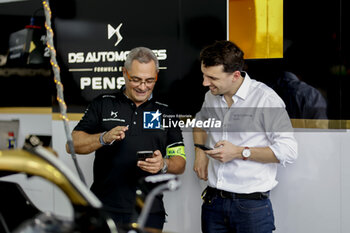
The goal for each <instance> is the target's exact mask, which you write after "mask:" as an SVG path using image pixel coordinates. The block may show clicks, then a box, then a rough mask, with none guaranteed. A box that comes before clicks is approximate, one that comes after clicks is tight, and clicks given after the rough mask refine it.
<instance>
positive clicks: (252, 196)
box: [203, 186, 270, 200]
mask: <svg viewBox="0 0 350 233" xmlns="http://www.w3.org/2000/svg"><path fill="white" fill-rule="evenodd" d="M203 193H204V194H208V196H213V195H216V196H219V197H222V198H230V199H249V200H264V199H267V198H269V193H270V192H256V193H248V194H245V193H232V192H228V191H224V190H220V189H216V188H212V187H209V186H208V187H207V188H206V189H205V190H204V192H203Z"/></svg>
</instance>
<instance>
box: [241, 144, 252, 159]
mask: <svg viewBox="0 0 350 233" xmlns="http://www.w3.org/2000/svg"><path fill="white" fill-rule="evenodd" d="M250 154H251V152H250V149H249V147H247V146H246V147H244V149H243V151H242V157H243V160H247V159H248V158H249V157H250Z"/></svg>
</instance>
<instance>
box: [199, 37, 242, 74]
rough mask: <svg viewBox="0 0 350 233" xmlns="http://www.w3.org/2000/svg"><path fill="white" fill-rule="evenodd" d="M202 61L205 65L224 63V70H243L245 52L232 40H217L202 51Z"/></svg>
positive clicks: (227, 71) (229, 71)
mask: <svg viewBox="0 0 350 233" xmlns="http://www.w3.org/2000/svg"><path fill="white" fill-rule="evenodd" d="M200 61H201V63H202V64H203V65H204V66H205V67H208V66H217V65H223V66H224V70H223V71H224V72H226V73H233V72H235V71H237V70H239V71H242V69H243V66H244V52H243V51H242V50H241V49H240V48H239V47H238V46H237V45H236V44H235V43H233V42H231V41H228V40H221V41H216V42H215V43H214V44H212V45H209V46H207V47H205V48H204V49H203V50H202V51H201V53H200Z"/></svg>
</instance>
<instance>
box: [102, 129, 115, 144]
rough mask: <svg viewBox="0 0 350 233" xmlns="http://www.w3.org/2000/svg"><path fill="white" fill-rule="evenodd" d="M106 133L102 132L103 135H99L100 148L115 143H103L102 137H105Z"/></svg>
mask: <svg viewBox="0 0 350 233" xmlns="http://www.w3.org/2000/svg"><path fill="white" fill-rule="evenodd" d="M106 133H107V131H105V132H103V133H101V134H100V143H101V145H102V146H106V145H107V146H110V145H112V144H113V142H114V141H115V140H113V141H111V142H110V143H105V141H103V136H104V135H105V134H106Z"/></svg>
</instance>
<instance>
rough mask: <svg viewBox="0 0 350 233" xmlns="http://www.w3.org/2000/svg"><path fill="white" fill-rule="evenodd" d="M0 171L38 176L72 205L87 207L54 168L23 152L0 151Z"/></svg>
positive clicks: (84, 200)
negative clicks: (52, 186) (56, 187)
mask: <svg viewBox="0 0 350 233" xmlns="http://www.w3.org/2000/svg"><path fill="white" fill-rule="evenodd" d="M0 170H1V171H9V172H15V173H25V174H28V175H34V176H40V177H42V178H44V179H46V180H48V181H50V182H52V183H53V184H55V185H57V186H58V187H59V188H60V189H61V190H62V191H63V192H64V193H65V194H66V195H67V197H68V198H69V199H70V201H71V202H72V204H75V205H82V206H87V205H88V202H87V201H86V199H85V198H84V197H83V196H82V195H81V194H80V193H79V192H78V191H77V189H76V188H75V187H73V186H72V184H71V183H70V182H69V181H68V179H67V178H66V177H65V176H64V175H63V174H62V173H61V172H60V171H59V170H58V169H57V168H56V167H54V166H52V165H51V164H50V163H48V162H47V161H45V160H44V159H41V158H40V157H38V156H36V155H35V154H31V153H29V152H27V151H25V150H21V149H15V150H0Z"/></svg>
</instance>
